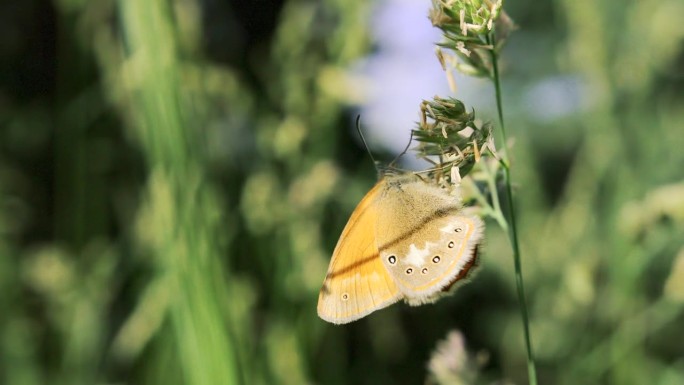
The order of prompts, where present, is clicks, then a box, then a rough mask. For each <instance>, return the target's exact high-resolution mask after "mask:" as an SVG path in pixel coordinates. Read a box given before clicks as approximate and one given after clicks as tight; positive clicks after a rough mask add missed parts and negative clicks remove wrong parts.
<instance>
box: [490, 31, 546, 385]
mask: <svg viewBox="0 0 684 385" xmlns="http://www.w3.org/2000/svg"><path fill="white" fill-rule="evenodd" d="M487 40H488V44H490V45H491V46H492V49H491V50H490V54H491V58H492V68H493V72H494V73H493V75H494V76H493V79H492V80H493V81H494V88H495V90H496V109H497V112H498V113H499V126H500V127H501V129H500V130H499V131H500V132H501V141H502V155H503V156H502V161H501V164H502V166H503V172H504V182H505V183H506V203H507V206H508V219H509V226H508V227H507V229H508V237H509V238H510V241H511V247H512V248H513V264H514V268H515V286H516V288H517V291H518V301H519V304H520V315H521V317H522V321H523V329H524V332H525V347H526V348H527V374H528V379H529V383H530V384H531V385H537V368H536V366H535V363H534V353H533V352H532V343H531V342H530V341H531V338H530V326H529V317H528V314H527V300H526V299H525V286H524V284H523V275H522V263H521V258H520V243H519V242H518V226H517V224H516V218H515V207H514V205H513V189H512V187H511V171H510V168H509V164H508V156H507V153H506V143H507V140H506V128H505V124H504V117H503V104H502V102H501V82H500V79H499V65H498V61H497V52H496V49H495V47H496V41H495V40H494V36H493V35H492V34H490V35H489V36H488V39H487Z"/></svg>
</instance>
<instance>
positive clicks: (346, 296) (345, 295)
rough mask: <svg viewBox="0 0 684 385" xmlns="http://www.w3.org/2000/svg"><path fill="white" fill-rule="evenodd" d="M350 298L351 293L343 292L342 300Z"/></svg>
mask: <svg viewBox="0 0 684 385" xmlns="http://www.w3.org/2000/svg"><path fill="white" fill-rule="evenodd" d="M348 299H349V294H347V293H344V294H342V301H346V300H348Z"/></svg>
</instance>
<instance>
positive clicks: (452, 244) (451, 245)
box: [449, 241, 454, 249]
mask: <svg viewBox="0 0 684 385" xmlns="http://www.w3.org/2000/svg"><path fill="white" fill-rule="evenodd" d="M449 248H450V249H453V248H454V241H451V242H449Z"/></svg>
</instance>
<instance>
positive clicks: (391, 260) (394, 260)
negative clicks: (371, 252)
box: [387, 255, 397, 265]
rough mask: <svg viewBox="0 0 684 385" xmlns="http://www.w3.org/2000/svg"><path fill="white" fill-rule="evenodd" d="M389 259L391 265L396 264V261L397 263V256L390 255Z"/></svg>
mask: <svg viewBox="0 0 684 385" xmlns="http://www.w3.org/2000/svg"><path fill="white" fill-rule="evenodd" d="M387 260H388V261H389V263H390V265H394V264H395V263H397V257H395V256H394V255H390V256H389V258H387Z"/></svg>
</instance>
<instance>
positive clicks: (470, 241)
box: [318, 174, 483, 324]
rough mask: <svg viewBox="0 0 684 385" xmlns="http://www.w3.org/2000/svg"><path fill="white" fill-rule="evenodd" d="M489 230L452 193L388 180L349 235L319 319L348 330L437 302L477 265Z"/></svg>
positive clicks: (370, 196)
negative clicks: (384, 312) (377, 316)
mask: <svg viewBox="0 0 684 385" xmlns="http://www.w3.org/2000/svg"><path fill="white" fill-rule="evenodd" d="M482 227H483V226H482V221H481V220H480V219H479V218H478V217H476V216H470V215H466V214H464V213H463V209H462V207H461V205H460V199H459V198H458V197H455V196H452V195H450V194H449V193H448V192H447V191H446V190H444V189H442V188H440V187H438V186H435V185H432V184H430V183H428V182H425V181H423V180H422V179H419V178H417V177H415V176H413V175H406V174H403V175H392V176H386V177H384V178H383V179H381V180H380V181H379V182H378V183H377V184H376V185H375V187H373V189H371V190H370V191H369V192H368V193H367V194H366V196H365V197H364V198H363V199H362V200H361V202H360V203H359V205H358V206H357V207H356V209H355V210H354V212H353V213H352V215H351V217H350V219H349V221H348V223H347V225H346V226H345V228H344V230H343V231H342V235H341V236H340V239H339V241H338V243H337V246H336V247H335V251H334V252H333V257H332V260H331V262H330V267H329V269H328V273H327V275H326V278H325V281H324V283H323V288H322V289H321V292H320V295H319V300H318V314H319V316H320V317H321V318H322V319H324V320H326V321H329V322H332V323H337V324H342V323H348V322H351V321H354V320H357V319H359V318H362V317H364V316H365V315H367V314H369V313H371V312H373V311H375V310H378V309H381V308H384V307H387V306H389V305H391V304H393V303H395V302H397V301H399V300H400V299H404V300H405V301H406V302H408V303H409V304H411V305H420V304H423V303H429V302H434V301H435V300H436V299H437V298H438V297H439V296H440V295H441V294H442V293H443V290H445V289H448V288H449V287H451V286H452V285H453V284H454V283H455V282H456V281H457V280H459V279H462V278H463V277H464V276H465V275H466V274H467V273H468V271H469V270H470V268H471V267H472V266H473V265H474V258H475V256H476V255H475V254H476V247H477V244H478V243H479V241H480V239H481V237H482Z"/></svg>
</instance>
